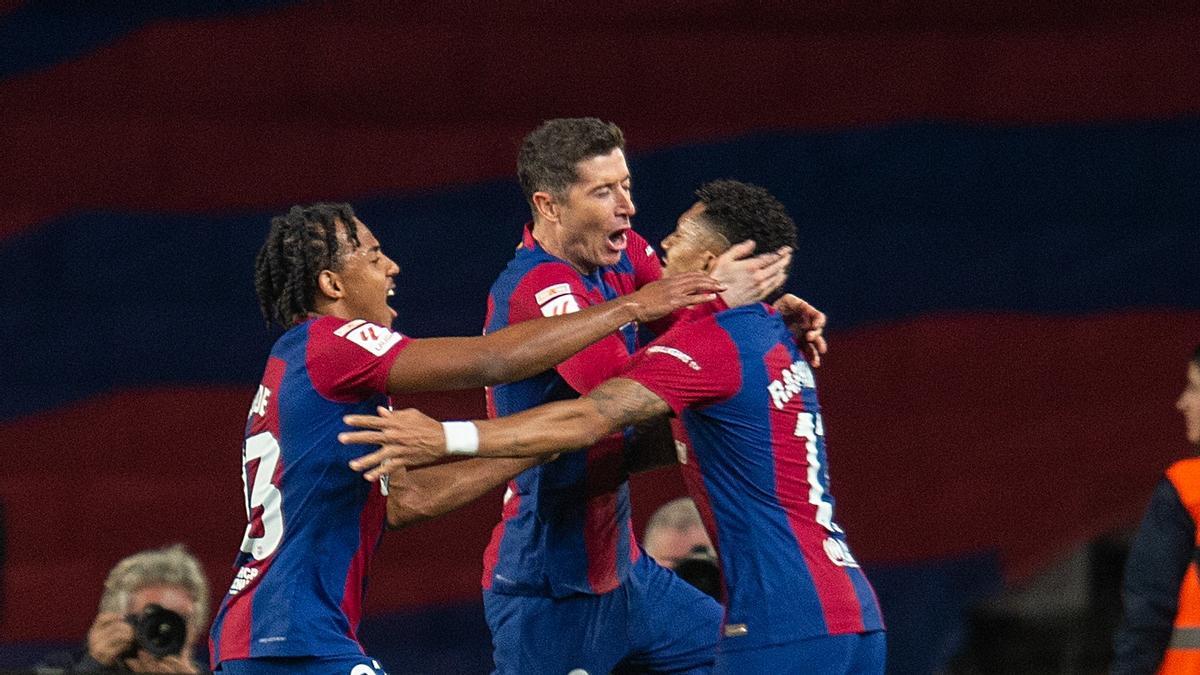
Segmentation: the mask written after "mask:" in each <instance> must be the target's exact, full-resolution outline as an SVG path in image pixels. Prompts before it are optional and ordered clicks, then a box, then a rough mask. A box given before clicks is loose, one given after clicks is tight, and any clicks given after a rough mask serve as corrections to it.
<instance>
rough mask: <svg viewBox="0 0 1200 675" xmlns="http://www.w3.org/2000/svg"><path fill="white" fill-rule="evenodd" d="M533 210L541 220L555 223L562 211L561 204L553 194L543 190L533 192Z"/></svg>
mask: <svg viewBox="0 0 1200 675" xmlns="http://www.w3.org/2000/svg"><path fill="white" fill-rule="evenodd" d="M532 199H533V210H534V212H536V213H537V215H538V216H540V217H541V218H542V220H548V221H550V222H554V223H557V222H558V219H559V217H560V215H561V212H562V205H561V204H559V203H558V200H557V199H555V198H554V195H552V194H550V193H549V192H546V191H544V190H538V191H537V192H535V193H533V198H532Z"/></svg>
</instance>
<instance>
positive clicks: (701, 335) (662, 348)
mask: <svg viewBox="0 0 1200 675" xmlns="http://www.w3.org/2000/svg"><path fill="white" fill-rule="evenodd" d="M621 377H624V378H628V379H630V380H634V381H635V382H638V383H639V384H641V385H642V386H643V387H645V388H647V389H649V390H650V391H652V392H654V394H655V395H657V396H658V397H659V398H661V399H662V400H663V401H665V402H666V403H667V405H669V406H671V410H673V411H674V412H675V414H676V415H679V414H680V413H682V412H683V409H684V408H689V407H691V408H698V407H703V406H706V405H711V404H713V403H718V402H720V401H723V400H725V399H728V398H730V397H731V396H733V395H734V394H736V393H737V392H738V391H740V390H741V388H742V374H741V365H740V363H739V360H738V351H737V347H736V346H735V345H734V344H733V340H732V339H731V338H730V337H729V333H727V332H725V330H723V329H722V328H721V327H720V326H718V325H717V322H716V321H715V320H714V319H712V318H706V319H701V320H698V321H692V322H687V323H681V324H679V325H677V326H676V327H674V328H672V329H671V330H670V331H668V332H667V333H666V334H665V335H663V336H662V337H660V338H659V339H657V340H655V341H654V342H652V343H650V344H649V345H646V347H645V348H644V349H642V350H641V351H639V352H638V353H637V354H635V355H634V356H633V358H632V359H631V360H630V362H629V365H628V366H627V367H626V368H625V371H624V372H622V373H621Z"/></svg>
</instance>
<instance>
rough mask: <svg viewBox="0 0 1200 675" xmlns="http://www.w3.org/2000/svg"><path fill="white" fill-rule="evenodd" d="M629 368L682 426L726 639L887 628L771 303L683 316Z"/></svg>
mask: <svg viewBox="0 0 1200 675" xmlns="http://www.w3.org/2000/svg"><path fill="white" fill-rule="evenodd" d="M621 376H622V377H625V378H629V379H632V380H635V381H637V382H639V383H641V384H642V385H643V386H645V387H646V388H648V389H649V390H650V391H652V392H654V393H655V394H656V395H658V396H659V397H660V398H662V399H663V400H664V401H666V402H667V403H668V404H669V405H670V406H671V409H672V410H673V411H674V412H675V414H676V415H677V417H678V421H679V422H681V424H677V425H676V427H677V428H676V438H677V439H681V437H682V442H685V443H686V445H687V446H688V448H687V449H688V458H689V460H688V463H687V464H686V465H685V469H687V468H691V469H692V471H688V470H685V472H684V474H685V477H686V478H687V483H688V488H689V491H690V492H691V493H692V495H693V498H694V499H695V500H696V502H697V504H698V505H699V506H700V507H701V512H702V513H704V514H705V515H706V516H707V518H708V520H709V523H708V524H709V529H710V531H711V532H713V534H714V535H715V541H716V545H717V550H718V554H719V556H720V560H721V571H722V576H723V578H724V583H725V590H726V597H727V598H728V604H727V606H726V614H725V627H724V636H725V640H724V644H723V645H722V649H729V650H734V649H743V648H754V647H761V646H765V645H771V644H780V643H783V642H788V641H792V640H796V639H802V638H806V637H812V636H818V635H836V634H843V633H857V632H864V631H872V630H878V629H882V628H883V619H882V616H881V614H880V611H879V604H878V602H877V600H876V598H875V592H874V590H873V589H872V588H871V585H870V583H869V582H868V581H867V578H866V576H865V575H864V574H863V572H862V569H861V568H860V567H859V565H858V563H857V562H856V561H855V559H854V556H853V555H852V554H851V553H850V548H849V547H848V546H847V544H846V535H845V533H844V532H843V531H842V528H841V527H839V526H838V525H837V523H836V522H834V519H833V507H834V500H833V496H832V495H831V494H830V493H829V467H828V462H827V456H826V448H825V433H824V431H825V430H824V423H823V421H822V419H821V408H820V405H819V404H818V402H817V389H816V382H815V380H814V378H813V373H812V370H811V369H810V368H809V366H808V363H807V362H806V361H805V359H804V357H803V356H802V355H801V354H800V352H799V351H798V349H797V348H796V345H795V343H794V341H793V338H792V335H791V333H790V332H789V331H788V329H787V327H786V326H785V325H784V323H783V321H782V320H781V319H780V318H779V317H778V315H776V314H775V313H774V311H773V310H771V309H770V308H768V307H767V306H766V305H762V304H755V305H749V306H746V307H740V308H736V309H729V310H724V311H722V312H719V313H717V314H714V315H710V316H708V317H704V318H700V319H697V320H696V321H692V322H687V323H681V324H677V325H676V326H675V327H674V328H672V329H671V330H670V331H668V332H667V333H666V334H665V335H663V336H662V337H661V338H659V339H658V340H655V341H654V342H653V343H651V344H650V345H648V346H647V347H646V348H645V349H643V350H642V351H640V352H638V354H637V355H636V356H635V357H634V358H633V360H632V362H631V363H630V365H629V367H628V368H627V369H626V371H625V372H624V373H623V374H622V375H621ZM680 427H682V429H681V428H680ZM681 431H686V434H681V433H680V432H681ZM696 468H698V471H696V470H695V469H696Z"/></svg>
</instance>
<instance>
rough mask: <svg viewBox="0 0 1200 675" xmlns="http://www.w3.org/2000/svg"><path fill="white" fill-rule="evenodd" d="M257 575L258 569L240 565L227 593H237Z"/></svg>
mask: <svg viewBox="0 0 1200 675" xmlns="http://www.w3.org/2000/svg"><path fill="white" fill-rule="evenodd" d="M257 577H258V569H257V568H254V567H242V568H241V569H239V570H238V573H237V576H236V577H234V578H233V583H232V584H230V586H229V594H230V595H237V594H238V593H239V592H240V591H241V590H242V589H243V588H245V587H247V586H249V585H250V582H251V581H254V580H255V579H256V578H257Z"/></svg>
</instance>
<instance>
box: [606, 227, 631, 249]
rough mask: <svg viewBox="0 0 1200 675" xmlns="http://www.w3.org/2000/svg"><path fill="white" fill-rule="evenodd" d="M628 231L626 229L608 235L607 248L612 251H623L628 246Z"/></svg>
mask: <svg viewBox="0 0 1200 675" xmlns="http://www.w3.org/2000/svg"><path fill="white" fill-rule="evenodd" d="M629 229H630V228H628V227H626V228H624V229H620V230H617V231H616V232H613V233H612V234H610V235H608V247H609V248H611V249H612V250H614V251H624V250H625V247H626V246H628V245H629Z"/></svg>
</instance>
